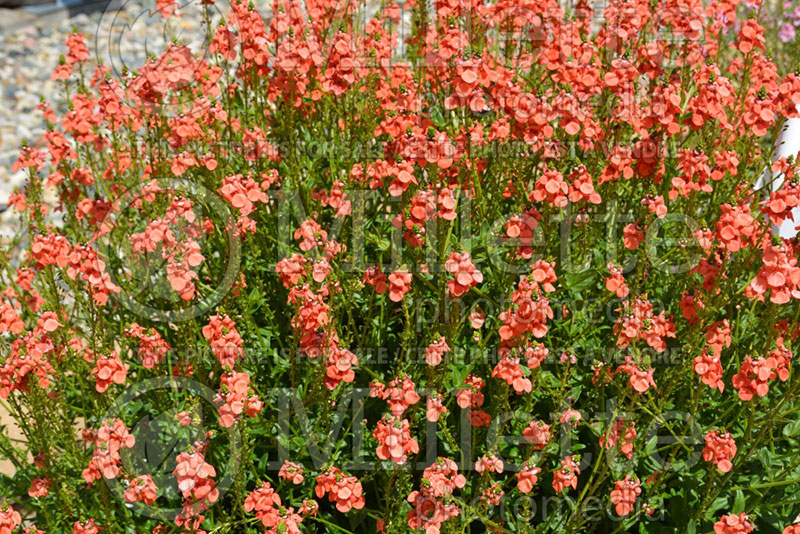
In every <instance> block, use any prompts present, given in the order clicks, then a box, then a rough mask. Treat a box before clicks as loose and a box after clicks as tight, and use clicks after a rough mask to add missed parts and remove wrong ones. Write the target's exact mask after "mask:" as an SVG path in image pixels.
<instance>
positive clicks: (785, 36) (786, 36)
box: [778, 22, 797, 43]
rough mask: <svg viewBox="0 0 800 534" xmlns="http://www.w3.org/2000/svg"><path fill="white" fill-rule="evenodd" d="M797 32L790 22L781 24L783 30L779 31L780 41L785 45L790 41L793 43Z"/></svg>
mask: <svg viewBox="0 0 800 534" xmlns="http://www.w3.org/2000/svg"><path fill="white" fill-rule="evenodd" d="M796 35H797V32H795V30H794V26H793V25H792V24H791V23H789V22H784V23H783V24H781V29H780V30H779V31H778V39H780V40H781V41H783V42H784V43H788V42H789V41H793V40H794V38H795V36H796Z"/></svg>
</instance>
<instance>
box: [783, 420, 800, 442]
mask: <svg viewBox="0 0 800 534" xmlns="http://www.w3.org/2000/svg"><path fill="white" fill-rule="evenodd" d="M783 435H784V436H786V437H787V438H788V437H789V436H798V435H800V419H798V420H797V421H792V422H791V423H788V424H787V425H786V426H785V427H783Z"/></svg>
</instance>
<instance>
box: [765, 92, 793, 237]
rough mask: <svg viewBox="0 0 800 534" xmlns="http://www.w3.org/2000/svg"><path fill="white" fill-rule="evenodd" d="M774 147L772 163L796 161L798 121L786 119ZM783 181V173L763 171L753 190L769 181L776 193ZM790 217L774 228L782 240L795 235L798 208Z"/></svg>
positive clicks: (769, 170)
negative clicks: (784, 159) (784, 160)
mask: <svg viewBox="0 0 800 534" xmlns="http://www.w3.org/2000/svg"><path fill="white" fill-rule="evenodd" d="M797 110H798V111H800V105H798V106H797ZM775 145H776V147H775V154H774V155H773V157H772V161H776V160H778V159H780V158H787V157H789V156H794V158H795V159H797V157H798V153H800V119H788V120H787V121H786V124H785V125H784V126H783V129H782V130H781V133H780V135H778V139H777V141H776V142H775ZM783 180H784V176H783V173H775V174H774V175H773V172H772V170H771V169H769V168H768V169H764V172H763V173H761V176H759V178H758V180H756V184H755V189H756V190H759V189H762V188H763V187H764V186H765V185H767V184H768V183H770V181H771V182H772V191H777V190H778V189H780V187H781V185H783ZM792 215H793V216H794V220H791V219H786V220H785V221H783V224H781V225H780V226H779V227H778V226H776V227H774V230H775V232H777V233H778V235H779V236H780V237H782V238H785V239H791V238H793V237H795V236H796V235H797V229H796V228H795V227H796V226H798V225H800V208H795V209H793V210H792Z"/></svg>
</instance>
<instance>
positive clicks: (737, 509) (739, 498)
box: [731, 490, 744, 514]
mask: <svg viewBox="0 0 800 534" xmlns="http://www.w3.org/2000/svg"><path fill="white" fill-rule="evenodd" d="M742 512H744V492H743V491H742V490H736V498H735V499H734V500H733V508H732V509H731V513H734V514H741V513H742Z"/></svg>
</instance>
